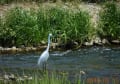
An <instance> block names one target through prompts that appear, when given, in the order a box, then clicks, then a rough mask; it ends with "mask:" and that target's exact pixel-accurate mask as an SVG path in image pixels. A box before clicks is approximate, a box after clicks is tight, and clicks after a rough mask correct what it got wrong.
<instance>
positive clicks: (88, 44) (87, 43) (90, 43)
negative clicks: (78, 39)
mask: <svg viewBox="0 0 120 84" xmlns="http://www.w3.org/2000/svg"><path fill="white" fill-rule="evenodd" d="M84 45H85V46H92V45H93V41H91V42H85V43H84Z"/></svg>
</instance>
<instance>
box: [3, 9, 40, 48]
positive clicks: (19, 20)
mask: <svg viewBox="0 0 120 84" xmlns="http://www.w3.org/2000/svg"><path fill="white" fill-rule="evenodd" d="M5 18H6V22H5V25H6V28H8V31H7V32H6V36H5V37H7V38H6V39H5V42H6V41H7V40H8V39H9V41H10V43H11V44H13V45H17V46H18V45H26V46H28V45H29V44H36V43H38V42H39V40H40V39H39V36H40V34H39V30H38V27H37V23H36V15H35V13H34V12H33V11H26V10H24V9H22V8H20V7H16V8H13V9H11V10H10V11H9V12H8V13H7V15H6V17H5ZM13 41H14V43H12V42H13Z"/></svg>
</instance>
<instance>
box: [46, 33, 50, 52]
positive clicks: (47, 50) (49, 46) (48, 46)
mask: <svg viewBox="0 0 120 84" xmlns="http://www.w3.org/2000/svg"><path fill="white" fill-rule="evenodd" d="M49 47H50V35H49V36H48V46H47V51H49Z"/></svg>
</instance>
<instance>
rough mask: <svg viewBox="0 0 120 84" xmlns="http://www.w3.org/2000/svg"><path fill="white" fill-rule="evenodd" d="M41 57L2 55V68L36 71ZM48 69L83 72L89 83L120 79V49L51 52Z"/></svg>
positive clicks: (92, 48)
mask: <svg viewBox="0 0 120 84" xmlns="http://www.w3.org/2000/svg"><path fill="white" fill-rule="evenodd" d="M39 56H40V53H29V54H15V55H0V67H1V68H2V70H4V68H12V69H16V68H22V69H36V68H38V67H37V60H38V58H39ZM47 68H48V69H49V70H61V71H68V72H70V73H71V74H72V73H79V71H80V70H83V71H85V72H86V73H87V77H88V79H87V81H90V80H92V78H93V79H94V80H95V81H98V80H100V79H98V78H96V77H99V78H100V77H105V79H106V80H105V79H101V80H102V81H106V82H107V80H108V79H107V78H106V77H113V76H115V77H117V78H120V48H109V47H91V48H83V49H79V50H76V51H72V50H67V51H65V52H62V51H54V52H50V58H49V59H48V65H47ZM94 77H95V78H94ZM117 78H115V79H114V80H116V79H117ZM106 84H107V83H106Z"/></svg>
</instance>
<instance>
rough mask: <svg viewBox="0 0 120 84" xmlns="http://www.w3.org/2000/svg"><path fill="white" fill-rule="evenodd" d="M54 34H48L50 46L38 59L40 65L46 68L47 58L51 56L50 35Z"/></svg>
mask: <svg viewBox="0 0 120 84" xmlns="http://www.w3.org/2000/svg"><path fill="white" fill-rule="evenodd" d="M51 36H52V34H49V35H48V46H47V48H46V50H45V51H44V52H43V53H42V54H41V56H40V58H39V59H38V65H39V66H40V67H43V69H44V68H46V62H47V59H48V58H49V47H50V37H51Z"/></svg>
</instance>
